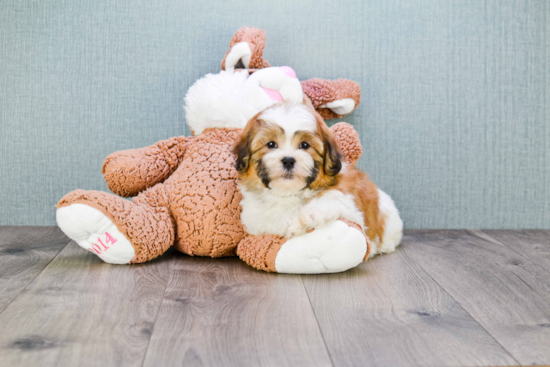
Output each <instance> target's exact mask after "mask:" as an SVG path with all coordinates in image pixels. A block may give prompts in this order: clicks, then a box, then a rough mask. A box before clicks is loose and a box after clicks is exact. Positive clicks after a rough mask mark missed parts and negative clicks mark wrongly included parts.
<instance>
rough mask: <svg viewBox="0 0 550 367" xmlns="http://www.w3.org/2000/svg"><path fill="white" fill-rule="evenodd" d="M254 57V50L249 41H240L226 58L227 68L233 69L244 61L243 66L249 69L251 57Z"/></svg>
mask: <svg viewBox="0 0 550 367" xmlns="http://www.w3.org/2000/svg"><path fill="white" fill-rule="evenodd" d="M251 57H252V50H251V49H250V46H249V45H248V43H247V42H239V43H237V44H236V45H235V46H233V47H232V48H231V51H229V54H228V55H227V57H226V58H225V70H228V71H232V70H233V69H235V67H236V66H237V64H238V63H239V61H240V62H242V64H243V67H244V68H245V69H248V66H249V65H250V58H251Z"/></svg>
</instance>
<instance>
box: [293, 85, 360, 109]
mask: <svg viewBox="0 0 550 367" xmlns="http://www.w3.org/2000/svg"><path fill="white" fill-rule="evenodd" d="M302 88H303V89H304V93H305V94H306V95H307V96H308V97H309V99H310V100H311V103H312V104H313V107H315V109H316V110H317V112H319V114H320V115H321V116H323V118H324V119H334V118H340V117H343V116H345V115H347V114H350V113H351V112H352V111H353V110H355V109H356V108H357V106H359V102H360V101H361V87H360V86H359V84H358V83H356V82H354V81H351V80H347V79H337V80H325V79H318V78H313V79H309V80H306V81H303V82H302Z"/></svg>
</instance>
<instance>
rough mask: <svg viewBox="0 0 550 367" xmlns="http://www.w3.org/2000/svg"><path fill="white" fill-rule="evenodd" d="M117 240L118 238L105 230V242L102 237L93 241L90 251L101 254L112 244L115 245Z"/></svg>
mask: <svg viewBox="0 0 550 367" xmlns="http://www.w3.org/2000/svg"><path fill="white" fill-rule="evenodd" d="M116 241H118V240H117V239H116V238H114V237H113V236H111V235H110V234H109V232H105V242H103V241H101V237H98V238H97V241H96V242H94V243H92V246H91V247H90V248H89V249H88V251H91V252H93V253H95V254H97V255H101V254H102V253H104V252H105V251H107V250H108V249H109V248H110V247H111V246H113V245H114V244H115V242H116Z"/></svg>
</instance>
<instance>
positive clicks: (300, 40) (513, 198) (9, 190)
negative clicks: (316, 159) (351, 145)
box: [0, 0, 550, 228]
mask: <svg viewBox="0 0 550 367" xmlns="http://www.w3.org/2000/svg"><path fill="white" fill-rule="evenodd" d="M549 24H550V2H548V1H545V0H538V1H537V0H531V1H511V0H501V1H498V0H495V1H482V0H472V1H456V0H438V1H435V0H433V1H429V0H416V1H399V0H373V1H361V0H355V1H339V2H336V1H330V2H329V1H326V2H325V1H313V0H312V1H302V0H283V1H280V0H277V1H250V0H247V1H227V0H226V1H179V0H155V1H151V0H143V1H141V0H138V1H136V0H112V1H98V0H64V1H63V0H61V1H60V0H44V1H36V2H31V1H28V0H4V1H1V0H0V216H1V217H0V224H2V225H6V224H14V225H15V224H17V225H18V224H35V225H39V224H40V225H52V224H54V223H55V209H54V204H55V203H56V202H57V201H58V200H59V199H60V198H61V197H62V196H63V194H65V193H66V192H68V191H70V190H73V189H76V188H83V189H96V190H107V187H106V185H105V183H104V182H103V178H102V176H101V173H100V168H101V164H102V161H103V159H104V157H106V156H107V155H108V154H109V153H111V152H113V151H116V150H120V149H128V148H135V147H141V146H145V145H150V144H152V143H155V142H156V141H158V140H161V139H165V138H168V137H172V136H176V135H180V134H187V133H188V131H187V130H186V128H185V127H184V114H183V109H182V99H183V97H184V95H185V92H186V90H187V88H189V86H190V85H191V84H192V83H193V81H194V80H196V79H197V78H199V77H200V76H202V75H204V74H206V73H209V72H216V71H218V70H219V63H220V61H221V58H222V56H223V54H224V52H225V51H226V49H227V46H228V42H229V39H230V38H231V36H232V35H233V33H234V32H235V31H236V30H237V29H238V28H240V27H241V26H243V25H253V26H256V27H259V28H263V29H265V30H266V31H267V35H268V46H267V49H266V57H267V59H268V60H269V61H270V62H271V63H272V64H274V65H290V66H292V67H294V69H295V70H296V71H297V74H298V76H299V77H300V78H303V79H306V78H310V77H322V78H337V77H346V78H350V79H353V80H356V81H358V82H359V83H360V84H361V86H362V88H363V96H362V101H363V102H362V104H361V106H360V107H359V109H358V110H356V111H355V112H354V113H353V114H352V115H350V116H349V117H348V118H347V119H346V120H347V121H348V122H350V123H352V124H353V125H354V126H355V128H356V129H357V130H358V131H359V134H360V136H361V139H362V142H363V147H364V153H363V157H362V159H361V161H360V166H361V167H362V168H363V169H365V170H366V171H368V172H369V174H370V175H371V177H372V179H373V180H374V181H375V182H376V183H377V184H378V185H379V186H380V187H381V188H383V189H384V190H386V191H387V192H388V193H390V194H391V195H392V196H393V197H394V199H395V201H396V203H397V205H398V207H399V208H400V210H401V213H402V215H403V218H404V221H405V225H406V227H408V228H460V227H468V228H550V127H549V117H550V94H549V92H550V90H549V89H550V87H549V85H550V72H549V61H550V55H549V52H550V44H549V43H550V25H549Z"/></svg>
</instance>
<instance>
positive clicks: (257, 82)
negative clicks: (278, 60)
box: [246, 66, 304, 103]
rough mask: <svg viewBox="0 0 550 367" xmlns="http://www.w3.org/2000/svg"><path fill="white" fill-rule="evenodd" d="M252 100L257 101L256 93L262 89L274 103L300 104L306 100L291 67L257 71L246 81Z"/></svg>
mask: <svg viewBox="0 0 550 367" xmlns="http://www.w3.org/2000/svg"><path fill="white" fill-rule="evenodd" d="M246 87H247V92H248V94H249V98H250V99H251V100H255V99H257V96H255V95H254V93H257V92H256V91H257V90H258V88H262V89H263V91H264V92H265V95H267V96H268V97H269V98H270V99H271V100H272V101H271V103H273V102H277V101H283V100H284V101H288V102H295V103H300V102H302V101H303V99H304V91H303V90H302V85H301V84H300V81H299V80H298V78H297V77H296V73H295V72H294V70H293V69H292V68H291V67H288V66H281V67H270V68H265V69H261V70H258V71H256V72H255V73H254V74H252V75H251V76H250V77H249V78H248V80H247V81H246Z"/></svg>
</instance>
